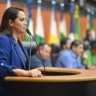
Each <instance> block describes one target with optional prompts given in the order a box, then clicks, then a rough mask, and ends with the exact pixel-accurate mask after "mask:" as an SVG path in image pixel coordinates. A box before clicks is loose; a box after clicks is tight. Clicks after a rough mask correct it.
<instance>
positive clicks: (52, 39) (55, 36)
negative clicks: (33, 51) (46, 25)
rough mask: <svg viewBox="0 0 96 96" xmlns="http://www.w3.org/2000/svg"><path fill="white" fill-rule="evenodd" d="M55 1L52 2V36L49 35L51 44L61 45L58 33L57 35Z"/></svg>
mask: <svg viewBox="0 0 96 96" xmlns="http://www.w3.org/2000/svg"><path fill="white" fill-rule="evenodd" d="M55 7H56V5H55V1H52V13H51V25H50V35H49V40H48V43H49V44H54V43H59V39H58V33H57V24H56V18H55V13H56V12H55V11H56V9H55Z"/></svg>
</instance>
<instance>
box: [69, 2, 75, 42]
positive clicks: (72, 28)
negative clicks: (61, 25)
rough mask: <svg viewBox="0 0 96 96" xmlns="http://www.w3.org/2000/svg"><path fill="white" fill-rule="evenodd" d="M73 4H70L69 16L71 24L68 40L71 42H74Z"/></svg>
mask: <svg viewBox="0 0 96 96" xmlns="http://www.w3.org/2000/svg"><path fill="white" fill-rule="evenodd" d="M74 8H75V6H74V3H70V13H71V14H70V15H71V23H70V35H69V37H70V39H71V40H72V41H73V40H74V38H75V37H74V35H75V29H74V28H75V26H74Z"/></svg>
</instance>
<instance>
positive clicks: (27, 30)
mask: <svg viewBox="0 0 96 96" xmlns="http://www.w3.org/2000/svg"><path fill="white" fill-rule="evenodd" d="M26 31H27V33H28V34H29V36H30V38H31V37H32V38H33V39H34V41H35V43H36V46H37V49H38V51H39V55H40V58H41V61H42V64H43V67H44V74H43V75H44V76H45V72H46V71H45V65H44V62H43V59H42V56H41V53H40V50H39V46H38V44H37V42H36V40H35V38H34V36H32V34H31V32H30V31H29V29H26ZM30 40H31V39H30ZM30 42H31V41H30ZM30 46H31V43H30ZM30 54H31V48H30ZM30 59H31V56H30ZM29 64H30V66H31V60H30V63H29Z"/></svg>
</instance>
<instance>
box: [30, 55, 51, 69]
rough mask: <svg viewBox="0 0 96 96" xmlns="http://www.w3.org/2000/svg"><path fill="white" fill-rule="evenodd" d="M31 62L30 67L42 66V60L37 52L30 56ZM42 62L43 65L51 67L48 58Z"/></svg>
mask: <svg viewBox="0 0 96 96" xmlns="http://www.w3.org/2000/svg"><path fill="white" fill-rule="evenodd" d="M31 60H32V62H31V68H38V67H42V66H43V64H42V60H41V58H40V57H39V56H38V54H35V55H33V56H32V58H31ZM43 63H44V65H45V67H51V66H52V63H51V61H50V60H49V59H46V60H43Z"/></svg>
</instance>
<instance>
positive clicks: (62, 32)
mask: <svg viewBox="0 0 96 96" xmlns="http://www.w3.org/2000/svg"><path fill="white" fill-rule="evenodd" d="M64 37H66V21H65V19H64V6H62V4H61V16H60V40H62V39H63V38H64Z"/></svg>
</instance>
